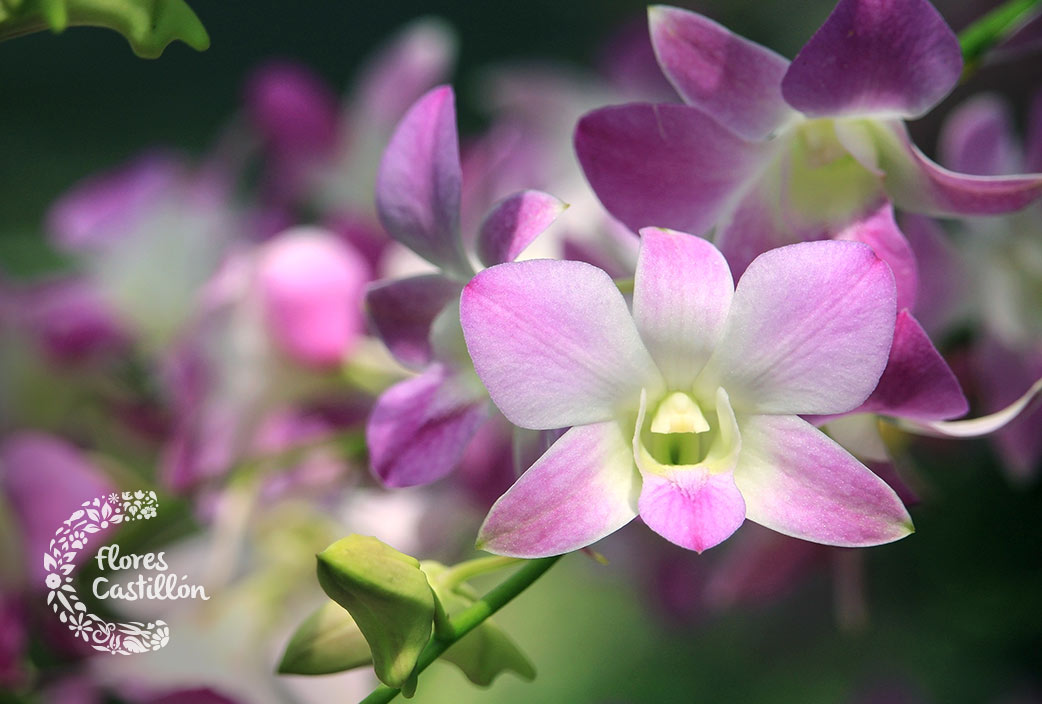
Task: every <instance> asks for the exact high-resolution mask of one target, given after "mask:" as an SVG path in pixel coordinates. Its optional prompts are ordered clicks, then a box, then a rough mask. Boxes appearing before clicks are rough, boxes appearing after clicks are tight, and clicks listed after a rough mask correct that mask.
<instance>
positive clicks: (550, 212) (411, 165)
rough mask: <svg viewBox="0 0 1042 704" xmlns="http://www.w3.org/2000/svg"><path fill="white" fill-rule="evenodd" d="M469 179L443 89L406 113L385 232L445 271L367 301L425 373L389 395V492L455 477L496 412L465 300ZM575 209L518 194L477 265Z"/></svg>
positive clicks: (484, 232)
mask: <svg viewBox="0 0 1042 704" xmlns="http://www.w3.org/2000/svg"><path fill="white" fill-rule="evenodd" d="M462 180H463V177H462V171H461V167H460V156H459V140H458V136H457V132H456V110H455V105H454V95H453V91H452V88H451V87H449V86H441V87H439V88H435V89H434V90H432V91H430V92H429V93H427V94H426V95H425V96H423V97H422V98H420V100H419V101H417V102H416V104H415V105H413V107H412V108H410V110H409V112H408V113H406V115H405V117H404V118H403V119H402V122H401V124H399V125H398V129H397V130H396V131H395V133H394V136H393V137H392V138H391V142H390V144H389V145H388V146H387V151H386V152H385V154H384V158H383V161H382V162H381V165H380V172H379V175H378V177H377V186H376V207H377V211H378V212H379V215H380V220H381V222H382V223H383V225H384V228H385V229H386V230H387V232H388V233H389V234H390V235H391V237H393V238H394V239H395V240H397V241H398V242H400V243H401V244H403V245H405V246H406V247H408V248H409V249H410V250H412V251H413V252H415V253H416V254H418V255H420V256H421V257H423V258H424V259H426V260H427V261H428V262H430V263H431V264H433V265H434V266H435V267H437V270H438V271H437V273H433V274H425V275H421V276H414V277H410V278H404V279H398V280H393V281H389V282H386V283H381V284H376V285H374V286H372V287H370V289H369V290H368V292H367V293H366V297H365V304H366V310H367V312H368V314H369V317H370V322H371V327H372V329H373V331H374V332H375V333H376V334H377V335H378V336H379V337H380V338H381V339H382V340H383V342H384V344H386V345H387V348H388V349H389V350H390V351H391V354H393V355H394V356H395V358H396V359H397V360H398V361H399V362H401V363H402V364H403V365H405V366H407V367H410V368H413V369H418V370H422V371H421V373H420V375H419V376H416V377H413V378H411V379H407V380H405V381H403V382H400V383H398V384H395V385H394V386H392V387H391V388H389V389H388V390H387V391H386V392H384V393H383V394H382V395H381V396H380V398H379V399H378V400H377V402H376V405H375V406H374V408H373V412H372V415H371V416H370V418H369V423H368V426H367V428H366V440H367V442H368V446H369V452H370V459H371V462H372V467H373V472H374V473H375V474H376V476H377V477H378V478H379V479H380V481H381V482H383V483H384V484H385V485H387V486H411V485H415V484H426V483H428V482H432V481H434V480H435V479H439V478H440V477H443V476H445V475H446V474H447V473H448V472H450V471H451V470H452V469H453V468H454V467H455V465H456V464H457V463H458V462H459V460H460V458H461V457H462V456H463V452H464V450H465V449H466V447H467V444H468V443H469V442H470V440H471V438H472V437H473V436H474V434H475V433H476V432H477V431H478V429H479V428H480V427H481V425H482V423H484V421H485V420H486V418H487V416H488V413H489V410H490V404H489V401H488V394H487V392H486V391H485V388H484V387H483V386H482V384H481V381H480V380H479V379H478V378H477V376H476V375H475V374H474V369H473V366H472V364H471V362H470V358H469V356H468V355H467V350H466V347H465V345H464V343H463V336H462V332H461V330H460V326H459V311H458V307H457V303H456V301H457V300H458V298H459V294H460V291H461V290H462V288H463V285H464V284H465V283H466V282H467V280H468V279H470V277H471V276H472V275H473V272H474V266H473V263H472V261H471V259H470V255H469V253H468V252H467V251H465V249H464V245H463V240H462V238H461V235H460V227H459V222H460V193H461V188H462ZM564 208H565V205H564V204H563V203H561V201H559V200H557V199H556V198H554V197H553V196H550V195H547V194H545V193H542V192H539V191H522V192H520V193H517V194H515V195H513V196H509V197H507V198H506V199H504V200H502V201H500V202H499V203H498V204H497V205H496V206H495V207H493V209H492V211H491V212H490V213H489V214H488V215H487V216H486V218H485V220H484V222H483V223H482V225H481V228H480V231H479V234H478V237H477V243H476V252H475V254H476V255H477V257H476V258H477V259H478V260H479V261H480V262H481V263H482V264H485V265H487V266H491V265H495V264H499V263H501V262H505V261H512V260H514V259H515V258H517V256H518V255H519V254H520V253H521V252H522V250H524V249H525V248H526V247H527V246H528V244H529V243H531V242H532V240H533V239H535V237H536V236H537V235H539V233H540V232H542V231H543V230H544V229H545V228H546V227H547V226H548V225H549V224H550V223H551V222H553V221H554V220H555V219H556V218H557V216H558V215H559V214H560V213H561V212H562V211H563V210H564Z"/></svg>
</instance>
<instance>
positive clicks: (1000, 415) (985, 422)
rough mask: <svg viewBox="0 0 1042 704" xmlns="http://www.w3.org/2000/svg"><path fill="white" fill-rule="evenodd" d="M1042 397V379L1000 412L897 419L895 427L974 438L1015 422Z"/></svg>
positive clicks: (933, 434) (936, 434)
mask: <svg viewBox="0 0 1042 704" xmlns="http://www.w3.org/2000/svg"><path fill="white" fill-rule="evenodd" d="M1039 396H1042V379H1039V380H1038V381H1036V382H1035V383H1034V384H1032V385H1031V388H1030V389H1028V390H1027V391H1026V392H1024V395H1023V396H1021V397H1020V398H1018V399H1017V400H1016V401H1014V402H1013V403H1011V404H1010V405H1008V406H1006V407H1005V408H1003V409H1002V410H1000V411H996V412H995V413H989V414H988V415H986V416H980V417H979V418H967V419H965V420H948V421H943V420H941V421H932V422H931V421H917V420H911V419H908V420H906V419H901V418H899V419H897V426H898V427H899V428H902V429H903V430H907V431H908V432H911V433H917V434H919V435H931V436H934V437H939V438H975V437H979V436H981V435H987V434H988V433H993V432H995V431H996V430H999V429H1000V428H1003V427H1005V426H1006V425H1008V424H1009V423H1011V422H1012V421H1014V420H1016V419H1017V418H1018V417H1019V416H1020V415H1021V414H1022V413H1025V412H1027V410H1028V408H1029V407H1030V406H1031V405H1032V403H1034V401H1035V400H1036V399H1037V398H1038V397H1039Z"/></svg>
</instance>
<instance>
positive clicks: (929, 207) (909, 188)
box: [871, 122, 1042, 216]
mask: <svg viewBox="0 0 1042 704" xmlns="http://www.w3.org/2000/svg"><path fill="white" fill-rule="evenodd" d="M871 129H872V130H873V131H874V135H873V137H874V140H875V144H876V147H877V150H878V151H877V158H878V164H879V166H880V168H881V170H882V171H883V172H884V173H885V174H886V175H885V177H884V179H883V185H884V188H885V189H886V192H887V195H889V196H890V199H891V200H892V201H893V202H894V205H896V206H898V207H899V208H904V209H906V210H909V211H911V212H915V213H923V214H925V215H943V216H951V215H999V214H1001V213H1008V212H1012V211H1014V210H1019V209H1021V208H1023V207H1024V206H1026V205H1028V204H1029V203H1032V202H1033V201H1035V200H1037V199H1038V198H1039V197H1040V196H1042V174H1024V175H1017V176H969V175H967V174H960V173H956V172H954V171H949V170H948V169H945V168H943V167H941V166H939V165H937V164H935V163H934V162H933V161H931V160H930V159H928V158H927V157H926V155H925V154H923V153H922V152H921V151H920V150H919V148H918V147H916V146H915V145H914V144H913V143H912V141H911V139H909V137H908V132H907V130H906V129H905V127H904V125H903V124H901V123H898V122H888V123H879V124H877V125H875V126H873V127H872V128H871Z"/></svg>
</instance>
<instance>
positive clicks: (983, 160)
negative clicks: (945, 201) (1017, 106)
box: [938, 95, 1020, 176]
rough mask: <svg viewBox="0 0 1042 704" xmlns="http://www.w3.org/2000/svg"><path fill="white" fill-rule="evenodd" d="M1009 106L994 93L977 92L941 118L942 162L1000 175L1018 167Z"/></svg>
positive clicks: (957, 168)
mask: <svg viewBox="0 0 1042 704" xmlns="http://www.w3.org/2000/svg"><path fill="white" fill-rule="evenodd" d="M1012 135H1013V121H1012V119H1011V117H1010V114H1009V107H1008V106H1007V105H1006V103H1005V102H1004V101H1003V100H1002V99H1001V98H999V97H997V96H994V95H978V96H976V97H974V98H972V99H970V100H968V101H966V102H965V103H963V104H962V105H960V106H959V107H958V108H957V109H955V110H954V111H953V112H952V114H951V115H950V116H949V117H948V119H947V120H945V121H944V127H943V128H942V129H941V135H940V137H939V139H938V142H939V146H938V151H939V152H940V155H941V163H943V164H944V165H945V166H947V167H948V168H949V169H951V170H952V171H959V172H961V173H964V174H974V175H976V176H999V175H1002V174H1010V173H1013V172H1015V171H1016V170H1017V165H1018V164H1017V162H1018V161H1019V154H1018V152H1019V151H1020V150H1019V149H1018V147H1017V145H1016V144H1014V143H1013V139H1012Z"/></svg>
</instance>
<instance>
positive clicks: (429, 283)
mask: <svg viewBox="0 0 1042 704" xmlns="http://www.w3.org/2000/svg"><path fill="white" fill-rule="evenodd" d="M462 288H463V287H462V286H461V285H460V284H458V283H456V282H455V281H452V280H451V279H447V278H445V277H444V276H441V275H439V274H428V275H426V276H413V277H410V278H408V279H398V280H396V281H386V282H384V283H379V284H373V285H371V286H370V287H369V289H368V290H367V291H366V294H365V310H366V313H367V314H368V316H369V324H370V327H371V328H372V330H373V332H374V333H376V335H377V336H378V337H379V338H380V339H381V340H382V341H383V343H384V344H385V345H386V346H387V349H389V350H390V351H391V354H392V355H394V358H395V359H397V360H398V361H399V362H401V363H402V364H404V365H405V366H407V367H413V368H417V367H422V366H423V365H425V364H427V363H428V362H430V361H431V343H430V332H431V324H432V323H433V322H434V319H435V318H436V317H437V316H438V314H439V313H440V312H441V311H442V309H443V308H445V306H446V305H447V304H448V303H449V302H450V301H452V300H454V299H457V298H459V294H460V290H461V289H462Z"/></svg>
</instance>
